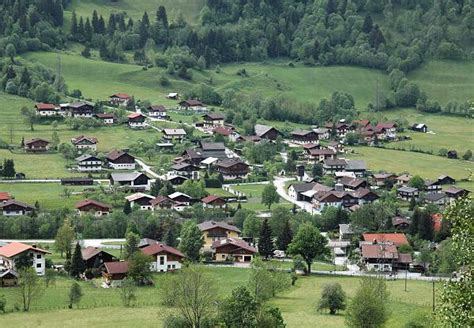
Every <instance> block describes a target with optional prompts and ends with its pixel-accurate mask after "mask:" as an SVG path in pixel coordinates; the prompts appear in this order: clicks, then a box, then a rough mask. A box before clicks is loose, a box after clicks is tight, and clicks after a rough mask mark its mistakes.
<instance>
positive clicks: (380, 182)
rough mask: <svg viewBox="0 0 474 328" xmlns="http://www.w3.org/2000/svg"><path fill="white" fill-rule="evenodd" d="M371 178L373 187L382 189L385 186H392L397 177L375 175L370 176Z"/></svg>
mask: <svg viewBox="0 0 474 328" xmlns="http://www.w3.org/2000/svg"><path fill="white" fill-rule="evenodd" d="M372 178H373V179H374V181H375V185H376V186H378V187H384V186H386V185H387V184H389V185H390V184H393V183H395V180H396V179H397V177H396V176H395V175H394V174H391V173H375V174H373V175H372Z"/></svg>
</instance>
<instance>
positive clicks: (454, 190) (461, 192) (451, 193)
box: [444, 186, 469, 201]
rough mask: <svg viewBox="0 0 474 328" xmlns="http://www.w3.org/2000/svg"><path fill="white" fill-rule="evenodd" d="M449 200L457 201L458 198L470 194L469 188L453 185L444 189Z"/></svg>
mask: <svg viewBox="0 0 474 328" xmlns="http://www.w3.org/2000/svg"><path fill="white" fill-rule="evenodd" d="M444 192H445V193H446V196H447V197H448V200H449V201H455V200H456V199H458V198H461V197H465V196H467V195H468V194H469V190H466V189H462V188H458V187H454V186H451V187H449V188H448V189H446V190H445V191H444Z"/></svg>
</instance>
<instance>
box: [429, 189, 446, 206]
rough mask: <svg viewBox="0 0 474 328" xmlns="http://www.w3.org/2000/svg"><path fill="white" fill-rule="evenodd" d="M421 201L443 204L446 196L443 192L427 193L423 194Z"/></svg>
mask: <svg viewBox="0 0 474 328" xmlns="http://www.w3.org/2000/svg"><path fill="white" fill-rule="evenodd" d="M423 201H424V202H425V203H426V204H435V205H444V204H446V202H447V197H446V194H445V193H442V192H438V193H428V194H426V195H424V196H423Z"/></svg>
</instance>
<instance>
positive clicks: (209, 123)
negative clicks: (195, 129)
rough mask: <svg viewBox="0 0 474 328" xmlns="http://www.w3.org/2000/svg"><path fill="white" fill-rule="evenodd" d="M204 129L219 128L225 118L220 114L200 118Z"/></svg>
mask: <svg viewBox="0 0 474 328" xmlns="http://www.w3.org/2000/svg"><path fill="white" fill-rule="evenodd" d="M202 118H203V120H204V122H203V127H204V128H205V129H213V128H217V127H219V126H221V127H223V126H224V120H225V117H224V115H222V114H221V113H207V114H204V115H203V116H202Z"/></svg>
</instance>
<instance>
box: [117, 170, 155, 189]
mask: <svg viewBox="0 0 474 328" xmlns="http://www.w3.org/2000/svg"><path fill="white" fill-rule="evenodd" d="M149 182H150V178H149V177H148V176H146V175H145V174H143V173H140V172H130V173H129V172H123V173H122V172H120V173H119V172H113V173H112V174H111V175H110V184H111V185H118V186H121V187H127V188H130V189H135V190H148V189H150V183H149Z"/></svg>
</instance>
